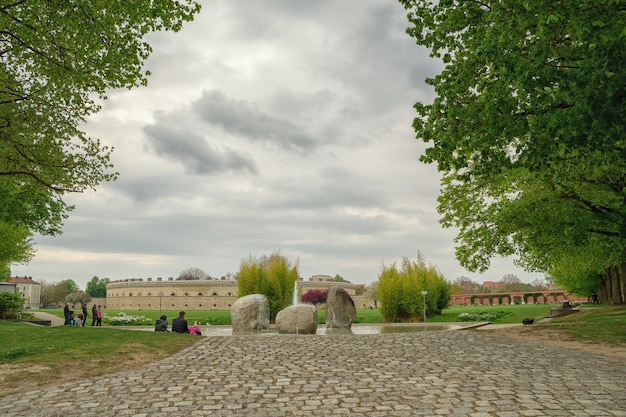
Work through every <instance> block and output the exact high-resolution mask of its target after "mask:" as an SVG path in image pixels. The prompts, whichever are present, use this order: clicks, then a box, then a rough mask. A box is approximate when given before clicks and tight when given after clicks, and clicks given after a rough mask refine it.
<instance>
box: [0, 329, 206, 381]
mask: <svg viewBox="0 0 626 417" xmlns="http://www.w3.org/2000/svg"><path fill="white" fill-rule="evenodd" d="M0 340H1V341H2V343H0V366H8V367H9V369H4V370H3V374H5V375H4V379H3V380H2V383H0V392H3V393H10V392H16V391H17V390H19V389H21V388H20V387H24V386H29V387H32V388H33V389H35V388H36V387H39V386H45V385H47V384H50V383H53V382H58V381H59V380H60V377H61V376H62V375H63V376H65V375H67V374H71V376H72V377H76V378H77V379H82V378H89V377H90V376H97V375H102V374H104V373H109V372H115V371H119V370H122V369H127V368H129V367H132V366H138V365H141V364H144V363H147V362H151V361H154V360H158V359H162V358H165V357H168V356H171V355H173V354H174V353H176V352H178V351H180V350H181V349H184V348H186V347H188V346H191V345H192V344H194V343H196V342H198V339H197V338H196V337H194V336H188V335H175V334H171V333H155V332H144V331H128V330H122V329H116V328H115V327H85V328H83V327H74V326H58V327H45V326H33V325H29V324H25V323H19V322H9V321H0ZM11 368H17V369H19V372H17V373H11V372H9V370H10V369H11Z"/></svg>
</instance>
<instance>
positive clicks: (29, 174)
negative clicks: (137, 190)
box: [0, 0, 200, 264]
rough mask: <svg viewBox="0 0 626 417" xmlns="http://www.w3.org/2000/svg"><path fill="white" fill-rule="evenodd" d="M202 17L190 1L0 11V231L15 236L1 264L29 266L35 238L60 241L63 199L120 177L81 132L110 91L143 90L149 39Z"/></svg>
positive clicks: (40, 1) (17, 6)
mask: <svg viewBox="0 0 626 417" xmlns="http://www.w3.org/2000/svg"><path fill="white" fill-rule="evenodd" d="M199 9H200V5H199V4H198V3H196V2H194V1H191V0H180V1H166V0H156V1H149V0H138V1H132V2H86V1H83V0H64V1H45V0H31V1H28V2H24V1H15V2H5V3H4V4H3V5H2V6H0V28H2V30H1V31H0V51H1V56H2V63H3V65H2V66H1V68H0V201H1V202H2V204H1V205H0V228H6V226H5V225H7V224H8V225H11V226H13V227H14V228H16V229H15V230H13V234H11V235H10V236H9V237H10V239H3V240H5V243H7V244H11V243H12V244H13V245H14V246H15V247H14V248H13V250H12V251H9V252H8V254H7V252H6V251H2V250H0V264H6V263H11V262H16V261H17V262H21V261H23V260H25V259H26V260H27V259H29V257H30V256H32V251H31V246H32V241H31V240H30V235H31V234H32V233H35V232H37V233H41V234H49V235H55V234H58V233H60V232H61V227H62V222H63V219H64V218H65V217H66V216H67V214H68V212H70V211H71V210H72V208H73V207H72V206H70V205H67V204H66V203H65V202H64V201H63V199H62V198H63V196H64V195H65V193H68V192H82V191H84V190H87V189H94V188H95V187H96V186H97V185H98V184H99V183H101V182H102V181H108V180H112V179H114V178H115V177H116V174H115V173H114V172H111V169H112V164H111V162H110V153H111V149H109V148H108V147H106V146H103V145H102V144H101V143H100V141H99V140H98V139H93V138H90V137H87V135H86V134H85V133H84V132H83V131H82V130H81V127H82V125H83V124H84V122H85V120H86V119H87V117H88V116H90V115H92V114H94V113H95V112H97V111H98V110H99V109H100V104H98V102H97V101H96V100H101V99H105V98H106V91H107V90H109V89H115V88H133V87H137V86H140V85H145V84H146V82H147V81H146V80H147V76H148V75H149V74H148V72H147V71H144V70H143V64H144V62H145V60H146V59H147V58H148V56H149V54H150V52H151V47H150V45H149V44H148V43H147V42H146V41H145V35H146V34H148V33H149V32H152V31H161V30H173V31H178V30H179V29H180V28H181V27H182V24H183V23H184V22H186V21H190V20H192V18H193V16H194V14H195V13H198V11H199ZM22 228H25V229H26V230H24V229H22ZM27 232H29V233H27ZM3 236H4V230H3Z"/></svg>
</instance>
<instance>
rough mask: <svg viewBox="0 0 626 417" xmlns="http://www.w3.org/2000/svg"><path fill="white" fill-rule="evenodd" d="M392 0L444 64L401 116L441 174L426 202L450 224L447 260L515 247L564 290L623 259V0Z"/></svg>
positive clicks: (480, 257)
mask: <svg viewBox="0 0 626 417" xmlns="http://www.w3.org/2000/svg"><path fill="white" fill-rule="evenodd" d="M401 3H402V4H404V6H405V7H406V8H407V9H408V10H409V11H410V13H409V15H408V18H409V21H410V23H411V24H412V27H410V28H409V29H408V31H407V32H408V33H409V35H411V36H412V37H414V38H415V40H416V42H417V43H418V44H419V45H422V46H425V47H427V48H429V49H430V50H431V54H432V56H435V57H439V58H441V59H442V60H443V62H444V64H445V67H444V69H443V70H442V71H441V73H440V74H438V75H436V76H435V77H433V78H431V79H428V80H427V82H428V83H429V84H431V85H432V86H433V87H434V89H435V92H436V94H437V97H436V98H435V100H434V101H433V103H431V104H424V103H417V104H416V105H415V109H416V110H417V113H418V116H417V117H416V118H415V120H414V124H413V126H414V128H415V131H416V134H417V137H418V138H419V139H421V140H423V141H424V142H426V143H428V144H429V145H430V147H429V148H428V149H427V150H426V151H425V154H424V155H422V157H421V160H422V161H424V162H426V163H437V166H438V169H439V170H440V171H441V172H442V173H443V179H442V188H441V195H440V197H439V207H438V210H439V212H440V213H441V214H442V216H443V217H442V221H441V222H442V224H443V225H444V226H445V227H454V228H456V229H458V231H459V232H458V235H457V238H456V242H457V245H458V246H457V248H456V257H457V259H458V260H459V262H460V263H461V264H462V265H463V266H464V267H466V268H468V269H469V270H472V271H475V270H477V271H484V270H486V269H487V268H488V267H489V264H490V259H491V257H493V256H497V255H500V256H515V257H516V260H517V262H518V263H519V264H520V265H521V266H524V267H526V268H527V269H531V270H537V271H545V272H547V273H549V274H550V275H551V277H552V278H553V279H554V281H555V282H556V283H558V284H560V285H562V286H563V287H564V288H566V289H568V290H569V291H572V292H578V291H574V289H582V288H587V289H588V288H589V287H590V286H592V285H589V284H588V282H594V281H595V280H596V276H597V274H603V273H604V271H605V270H606V268H608V267H611V266H619V265H621V264H622V262H623V261H624V260H625V255H624V254H625V253H626V229H624V226H623V225H624V224H625V223H626V205H624V201H626V142H625V141H624V132H625V131H626V118H624V117H623V116H624V114H626V100H624V97H625V96H626V84H624V82H623V80H624V78H626V67H625V66H624V65H622V63H623V62H625V61H626V31H624V27H626V14H625V13H624V11H623V5H622V4H621V3H620V2H613V1H608V2H597V1H593V0H580V1H575V2H542V1H524V2H501V1H490V0H487V1H484V2H473V1H460V2H450V1H445V2H444V1H441V2H431V1H428V0H401ZM623 267H624V266H622V268H623ZM613 288H614V286H612V287H611V289H613ZM616 293H619V289H618V291H617V292H616Z"/></svg>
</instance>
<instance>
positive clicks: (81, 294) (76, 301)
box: [65, 291, 91, 306]
mask: <svg viewBox="0 0 626 417" xmlns="http://www.w3.org/2000/svg"><path fill="white" fill-rule="evenodd" d="M65 301H66V302H68V303H70V304H72V305H81V306H86V305H87V303H88V302H90V301H91V296H90V295H89V294H87V293H86V292H85V291H76V292H75V293H72V294H68V295H67V296H66V297H65Z"/></svg>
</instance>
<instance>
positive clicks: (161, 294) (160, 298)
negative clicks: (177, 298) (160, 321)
mask: <svg viewBox="0 0 626 417" xmlns="http://www.w3.org/2000/svg"><path fill="white" fill-rule="evenodd" d="M163 295H164V294H163V293H162V292H160V293H159V316H160V315H161V306H162V305H163Z"/></svg>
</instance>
